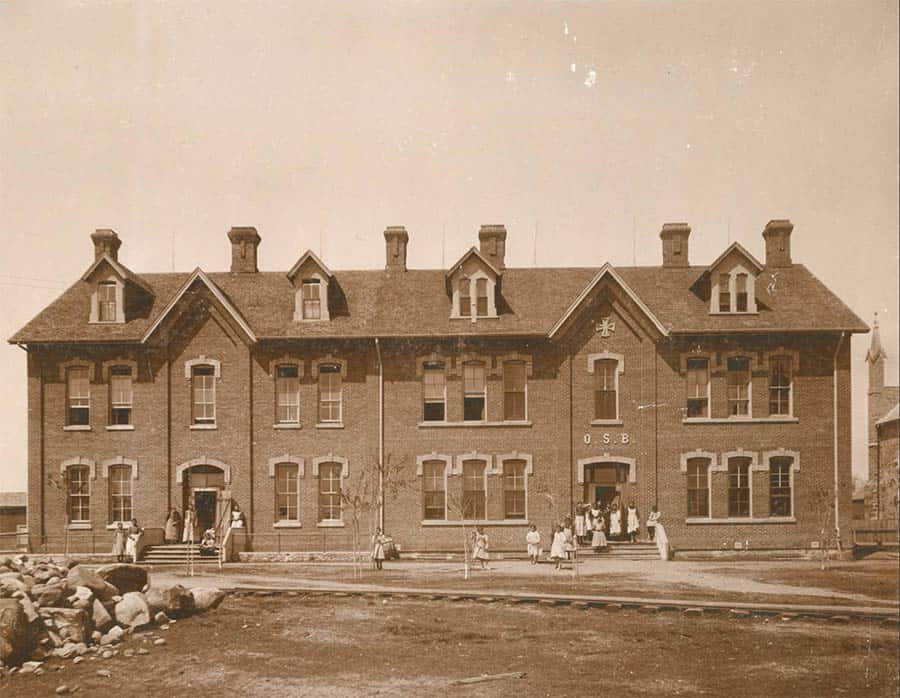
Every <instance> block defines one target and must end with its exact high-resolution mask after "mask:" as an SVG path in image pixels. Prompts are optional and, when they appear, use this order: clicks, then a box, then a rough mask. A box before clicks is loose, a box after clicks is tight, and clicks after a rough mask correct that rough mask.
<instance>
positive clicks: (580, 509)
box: [575, 502, 584, 545]
mask: <svg viewBox="0 0 900 698" xmlns="http://www.w3.org/2000/svg"><path fill="white" fill-rule="evenodd" d="M575 539H576V540H577V541H578V545H584V504H582V503H581V502H578V506H577V507H575Z"/></svg>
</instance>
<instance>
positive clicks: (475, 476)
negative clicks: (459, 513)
mask: <svg viewBox="0 0 900 698" xmlns="http://www.w3.org/2000/svg"><path fill="white" fill-rule="evenodd" d="M484 468H485V464H484V462H483V461H477V460H467V461H463V502H462V506H463V518H464V519H483V518H485V515H484V505H485V496H484V494H485V493H484Z"/></svg>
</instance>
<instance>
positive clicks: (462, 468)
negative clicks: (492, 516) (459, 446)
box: [459, 456, 491, 521]
mask: <svg viewBox="0 0 900 698" xmlns="http://www.w3.org/2000/svg"><path fill="white" fill-rule="evenodd" d="M466 463H481V464H482V466H483V467H482V469H481V477H480V478H479V477H475V478H472V479H473V481H474V480H481V489H479V490H470V489H467V488H466V480H467V478H466ZM490 469H491V461H490V459H484V458H479V457H477V456H476V457H463V456H460V460H459V474H460V477H461V478H462V500H461V506H463V508H464V507H465V503H466V493H467V492H479V493H481V495H482V502H483V504H484V511H483V512H482V513H483V514H484V516H480V517H479V516H472V518H470V519H467V518H465V512H464V511H461V512H460V519H461V520H462V521H487V520H488V511H487V506H488V471H489V470H490ZM476 513H477V512H476Z"/></svg>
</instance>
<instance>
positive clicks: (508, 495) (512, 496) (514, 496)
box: [503, 460, 527, 519]
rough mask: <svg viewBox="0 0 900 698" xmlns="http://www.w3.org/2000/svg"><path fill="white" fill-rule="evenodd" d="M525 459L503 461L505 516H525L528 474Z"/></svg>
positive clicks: (508, 517) (511, 517) (522, 517)
mask: <svg viewBox="0 0 900 698" xmlns="http://www.w3.org/2000/svg"><path fill="white" fill-rule="evenodd" d="M525 466H526V464H525V461H524V460H506V461H503V518H504V519H524V518H525V492H526V489H525V488H526V483H527V476H526V471H525Z"/></svg>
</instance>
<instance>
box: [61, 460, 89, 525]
mask: <svg viewBox="0 0 900 698" xmlns="http://www.w3.org/2000/svg"><path fill="white" fill-rule="evenodd" d="M72 468H84V470H85V472H86V473H87V478H86V481H87V490H88V491H87V495H76V496H78V497H84V496H86V497H87V509H88V517H89V518H87V519H73V518H72V508H71V502H70V497H72V495H71V494H70V490H69V488H70V487H71V470H72ZM59 472H60V475H62V476H63V479H64V482H65V497H66V499H65V507H66V523H67V525H68V527H69V528H74V529H79V528H90V527H91V518H90V517H91V516H92V514H93V512H92V503H91V499H92V498H93V494H94V492H93V490H94V487H93V484H92V482H93V480H94V479H95V477H96V467H95V464H94V461H92V460H90V459H89V458H70V459H69V460H65V461H63V462H62V463H60V466H59Z"/></svg>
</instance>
